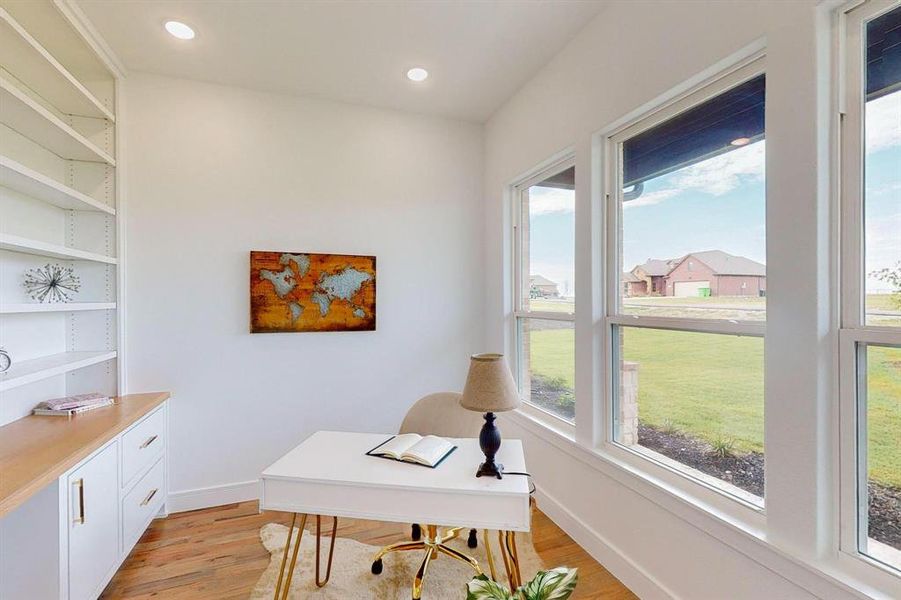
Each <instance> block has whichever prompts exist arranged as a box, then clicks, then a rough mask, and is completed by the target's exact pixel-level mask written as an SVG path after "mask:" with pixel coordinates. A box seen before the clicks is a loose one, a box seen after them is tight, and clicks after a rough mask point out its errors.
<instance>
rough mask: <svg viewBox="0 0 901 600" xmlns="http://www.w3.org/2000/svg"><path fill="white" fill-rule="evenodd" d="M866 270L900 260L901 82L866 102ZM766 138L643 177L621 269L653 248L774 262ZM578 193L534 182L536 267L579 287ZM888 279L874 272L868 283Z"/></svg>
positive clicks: (627, 215) (669, 254)
mask: <svg viewBox="0 0 901 600" xmlns="http://www.w3.org/2000/svg"><path fill="white" fill-rule="evenodd" d="M866 130H867V135H866V183H865V187H866V190H865V198H866V200H865V203H866V217H865V224H866V245H867V248H866V271H867V273H870V272H872V271H875V270H877V269H881V268H883V267H889V266H892V265H894V264H895V263H897V262H898V261H901V92H895V93H893V94H889V95H887V96H883V97H882V98H879V99H877V100H873V101H871V102H869V103H868V104H867V116H866ZM765 152H766V142H765V141H762V140H761V141H759V142H756V143H753V144H749V145H747V146H742V147H738V148H737V149H735V150H732V151H730V152H727V153H725V154H721V155H719V156H716V157H713V158H711V159H708V160H706V161H702V162H699V163H696V164H694V165H690V166H688V167H685V168H683V169H680V170H678V171H674V172H673V173H669V174H667V175H664V176H662V177H657V178H655V179H652V180H650V181H647V182H645V185H644V191H643V193H642V194H641V196H639V197H638V198H637V199H635V200H632V201H629V202H626V203H624V205H623V270H625V271H628V270H631V269H632V268H633V267H634V266H636V265H639V264H642V263H644V262H645V261H646V260H647V259H649V258H659V259H666V258H677V257H680V256H683V255H685V254H687V253H689V252H697V251H703V250H724V251H726V252H729V253H730V254H735V255H739V256H745V257H747V258H750V259H752V260H756V261H758V262H760V263H763V264H766V229H765V219H766V204H765V169H764V164H765ZM574 199H575V193H574V192H573V191H572V190H562V189H556V188H546V187H541V186H540V185H536V186H533V187H532V188H531V189H530V190H529V219H530V257H531V269H530V271H531V273H532V274H533V275H534V274H540V275H543V276H544V277H547V278H548V279H551V280H552V281H554V282H556V283H557V284H558V288H559V289H560V292H561V293H562V294H563V295H567V296H571V295H572V294H573V290H574V285H573V281H574V276H573V274H574V269H573V257H574V231H573V214H574V207H575V202H574ZM890 289H891V288H890V286H889V285H888V284H886V283H884V282H880V281H878V280H876V279H874V278H872V277H868V278H867V291H868V292H870V293H873V292H887V291H890Z"/></svg>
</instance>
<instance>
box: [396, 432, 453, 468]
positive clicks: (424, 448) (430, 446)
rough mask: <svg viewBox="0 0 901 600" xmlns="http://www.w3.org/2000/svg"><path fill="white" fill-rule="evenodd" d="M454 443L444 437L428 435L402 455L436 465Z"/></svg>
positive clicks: (406, 458)
mask: <svg viewBox="0 0 901 600" xmlns="http://www.w3.org/2000/svg"><path fill="white" fill-rule="evenodd" d="M453 447H454V445H453V444H451V443H450V442H449V441H447V440H445V439H444V438H440V437H438V436H435V435H427V436H425V437H424V438H422V439H421V440H419V441H418V442H416V443H415V444H414V445H413V446H412V447H410V448H409V449H408V450H407V451H405V452H404V453H403V454H402V455H401V459H403V460H409V461H412V462H417V463H420V464H423V465H427V466H429V467H434V466H435V465H436V464H437V463H438V461H439V460H441V459H442V458H444V455H445V454H447V453H448V452H449V451H450V449H451V448H453Z"/></svg>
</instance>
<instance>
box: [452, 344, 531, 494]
mask: <svg viewBox="0 0 901 600" xmlns="http://www.w3.org/2000/svg"><path fill="white" fill-rule="evenodd" d="M519 403H520V400H519V391H518V390H517V389H516V382H514V381H513V375H512V374H511V373H510V369H509V368H508V367H507V362H506V361H505V360H504V355H503V354H473V355H472V357H471V359H470V362H469V375H468V376H467V377H466V387H464V388H463V397H462V398H460V406H462V407H463V408H465V409H467V410H473V411H477V412H481V413H485V424H484V425H482V431H481V433H479V446H481V447H482V452H483V453H484V454H485V462H483V463H482V464H481V466H479V470H478V472H476V477H482V476H489V477H497V478H498V479H501V478H502V473H503V472H504V465H498V464H495V462H494V456H495V454H497V451H498V450H499V449H500V447H501V432H500V430H499V429H498V428H497V427H496V426H495V425H494V419H495V416H494V413H496V412H502V411H505V410H513V409H514V408H517V407H518V406H519Z"/></svg>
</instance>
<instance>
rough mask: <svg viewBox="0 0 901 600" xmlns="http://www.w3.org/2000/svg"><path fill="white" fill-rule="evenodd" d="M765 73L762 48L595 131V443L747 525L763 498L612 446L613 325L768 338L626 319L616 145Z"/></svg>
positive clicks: (734, 326) (685, 322)
mask: <svg viewBox="0 0 901 600" xmlns="http://www.w3.org/2000/svg"><path fill="white" fill-rule="evenodd" d="M765 73H766V54H765V51H764V50H762V49H761V50H759V51H757V52H754V53H752V54H751V55H749V56H748V57H746V58H744V59H743V60H740V61H738V62H736V63H734V64H732V65H730V66H729V67H727V68H725V69H722V70H720V71H719V72H717V73H716V74H714V75H712V76H711V77H708V78H706V79H705V80H703V81H701V82H699V83H697V84H695V85H693V86H691V87H690V88H688V89H687V90H685V91H684V92H682V93H681V94H679V95H678V96H676V97H675V98H673V99H672V100H670V101H669V102H666V103H663V104H661V105H657V106H655V107H652V108H650V109H646V110H644V111H641V112H639V113H637V114H635V115H633V116H631V118H629V119H628V120H627V121H625V122H621V123H618V124H617V125H615V126H614V127H611V128H610V129H608V130H605V131H602V132H601V133H600V134H598V150H599V152H598V153H597V157H596V161H597V164H599V167H600V177H601V181H600V186H599V192H600V194H601V200H602V203H603V209H602V211H603V220H604V223H603V224H602V230H603V232H604V237H605V243H604V244H603V245H602V247H603V255H602V256H600V257H598V264H600V265H602V269H603V272H604V273H606V276H605V277H604V281H603V289H602V290H601V295H602V298H603V300H602V306H603V311H602V314H603V316H602V325H603V326H602V327H601V336H602V347H603V348H604V353H603V358H602V365H603V369H602V370H603V378H604V402H603V430H602V432H601V435H600V444H599V445H600V447H601V449H602V450H604V451H605V452H607V453H609V454H610V455H611V456H613V457H615V458H616V459H618V460H621V461H623V462H624V463H627V464H629V465H630V466H631V467H633V468H634V469H636V470H639V471H642V472H647V473H648V474H650V475H651V476H654V477H660V478H662V479H663V480H665V481H667V482H670V483H673V484H674V485H677V486H679V487H682V486H683V484H687V485H688V486H689V488H690V489H691V490H692V491H693V492H695V493H698V492H700V493H701V494H702V495H703V497H704V498H705V499H706V500H707V501H709V502H711V503H712V504H714V505H717V506H718V508H720V509H721V510H724V511H726V512H729V513H733V514H738V515H741V517H742V518H744V519H747V520H749V521H750V522H759V519H760V518H762V515H763V514H765V498H763V499H761V502H759V503H758V502H752V501H749V500H748V499H747V498H744V497H743V494H739V493H734V492H732V491H731V490H730V489H728V488H727V487H725V486H719V485H716V484H712V483H709V482H707V481H704V480H703V479H701V478H699V477H695V476H694V475H693V474H692V473H690V472H687V471H685V470H682V469H679V468H676V467H673V466H670V465H669V464H665V463H663V462H661V461H658V460H655V459H654V458H653V457H650V456H648V455H647V454H645V453H643V452H641V450H639V449H633V448H630V447H627V446H624V445H622V444H620V443H619V442H617V441H616V431H615V429H616V409H617V403H618V395H617V388H618V387H619V386H618V378H619V373H618V369H617V368H613V365H614V364H615V362H616V361H618V356H617V354H618V351H617V348H616V342H617V340H618V339H619V334H618V333H617V329H618V328H625V327H636V328H651V329H659V330H675V331H687V332H697V333H713V334H725V335H738V336H749V337H759V338H765V335H766V321H737V320H731V319H703V318H687V317H656V316H643V315H627V314H625V313H623V312H622V296H621V290H622V284H621V281H620V278H621V276H622V275H621V274H622V270H623V269H622V248H621V243H620V242H621V231H622V229H621V228H622V222H623V221H622V210H623V209H622V199H621V193H622V170H621V169H620V168H619V166H620V161H621V153H620V152H619V151H618V146H619V144H621V143H622V142H623V141H625V140H626V139H628V138H631V137H633V136H635V135H637V134H639V133H641V132H644V131H647V130H648V129H651V128H653V127H655V126H656V125H659V124H660V123H662V122H664V121H666V120H668V119H671V118H673V117H674V116H676V115H678V114H679V113H681V112H683V111H685V110H688V109H690V108H692V107H694V106H696V105H698V104H701V103H703V102H705V101H707V100H709V99H711V98H713V97H715V96H718V95H720V94H722V93H724V92H726V91H728V90H729V89H732V88H734V87H735V86H737V85H740V84H741V83H744V82H746V81H748V80H750V79H753V78H754V77H757V76H759V75H762V74H765ZM726 485H727V486H728V484H726ZM702 490H703V491H702ZM723 500H725V501H723ZM736 511H737V512H736Z"/></svg>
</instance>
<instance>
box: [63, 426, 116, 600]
mask: <svg viewBox="0 0 901 600" xmlns="http://www.w3.org/2000/svg"><path fill="white" fill-rule="evenodd" d="M118 452H119V440H114V441H113V442H112V443H111V444H109V445H107V446H106V448H104V449H103V450H101V451H100V452H99V453H98V454H96V455H94V457H93V458H91V459H90V460H88V461H87V462H86V463H84V464H83V465H82V466H80V467H78V468H77V469H75V470H74V471H72V472H71V473H70V474H69V477H68V485H67V490H68V495H69V498H68V502H67V505H68V507H69V519H68V521H69V544H68V546H69V547H68V562H69V568H68V571H69V598H71V599H72V600H77V599H81V598H94V597H96V596H97V595H99V593H100V592H101V591H102V589H103V586H104V585H106V580H107V575H109V573H110V571H111V570H112V569H114V568H115V567H116V566H117V559H118V558H119V554H120V553H119V478H118V469H117V466H118V464H119V460H118Z"/></svg>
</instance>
